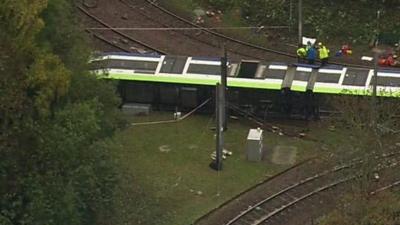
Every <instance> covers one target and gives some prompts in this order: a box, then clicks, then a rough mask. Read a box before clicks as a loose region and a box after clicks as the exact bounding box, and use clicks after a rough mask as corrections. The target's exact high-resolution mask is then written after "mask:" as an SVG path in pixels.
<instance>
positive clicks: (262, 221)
mask: <svg viewBox="0 0 400 225" xmlns="http://www.w3.org/2000/svg"><path fill="white" fill-rule="evenodd" d="M397 165H399V163H396V164H391V165H389V166H388V167H383V168H380V169H379V170H378V171H380V170H383V169H385V168H391V167H395V166H397ZM361 176H362V174H359V175H354V176H350V177H347V178H343V179H340V180H338V181H336V182H333V183H330V184H328V185H325V186H323V187H319V188H317V189H315V190H314V191H312V192H309V193H307V194H305V195H303V196H301V197H299V198H297V199H295V200H294V201H291V202H289V203H288V204H286V205H283V206H281V207H280V208H278V209H275V210H274V211H273V212H271V213H269V214H268V215H266V216H263V217H262V218H260V219H259V220H256V221H255V223H252V224H251V225H260V224H261V223H264V222H265V221H267V220H268V219H270V218H271V217H273V216H275V215H277V214H278V213H280V212H282V211H284V210H286V209H288V208H289V207H291V206H293V205H295V204H296V203H298V202H300V201H303V200H304V199H307V198H309V197H311V196H313V195H315V194H318V193H320V192H322V191H325V190H328V189H331V188H333V187H335V186H337V185H339V184H342V183H345V182H347V181H351V180H354V179H356V178H358V177H361ZM399 182H400V181H399ZM397 183H398V182H395V183H394V184H391V185H389V186H386V187H384V188H380V189H378V191H384V190H386V189H388V188H391V187H393V186H396V185H398V184H397ZM375 192H377V191H375Z"/></svg>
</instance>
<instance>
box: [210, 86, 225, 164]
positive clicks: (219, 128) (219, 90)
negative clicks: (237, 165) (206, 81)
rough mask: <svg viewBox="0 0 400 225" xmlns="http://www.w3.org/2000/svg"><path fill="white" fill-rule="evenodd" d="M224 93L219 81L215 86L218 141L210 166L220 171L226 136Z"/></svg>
mask: <svg viewBox="0 0 400 225" xmlns="http://www.w3.org/2000/svg"><path fill="white" fill-rule="evenodd" d="M222 93H223V86H222V85H221V84H220V83H217V85H216V87H215V116H216V129H215V132H216V143H215V151H216V157H215V160H213V162H211V165H210V167H211V168H213V169H214V170H217V171H220V170H222V149H223V146H224V136H223V133H222V132H223V121H222V104H221V96H222Z"/></svg>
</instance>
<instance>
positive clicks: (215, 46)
mask: <svg viewBox="0 0 400 225" xmlns="http://www.w3.org/2000/svg"><path fill="white" fill-rule="evenodd" d="M120 2H122V3H123V4H125V5H126V6H128V7H129V8H131V9H132V10H133V9H134V6H132V5H131V4H130V3H128V2H129V1H128V2H127V1H125V0H120ZM138 13H140V14H141V15H143V16H144V17H146V18H147V19H149V20H152V21H155V22H156V20H155V19H154V17H153V16H151V15H148V14H146V13H144V12H142V11H141V10H138ZM188 22H189V23H191V22H190V21H188ZM156 23H161V24H162V26H163V27H165V28H169V26H168V25H166V24H165V23H164V22H156ZM191 25H192V23H191ZM203 28H204V27H203ZM204 29H206V28H204ZM182 35H184V36H186V37H188V38H190V39H193V40H196V41H198V42H200V43H203V44H206V45H209V46H211V47H213V48H216V49H220V48H221V46H219V45H217V44H214V43H211V42H209V41H206V40H204V39H201V38H196V37H192V36H190V35H188V34H185V33H183V34H182ZM230 51H231V52H232V53H235V54H237V55H240V56H245V57H249V58H251V59H258V60H262V59H263V58H261V57H257V56H254V55H251V54H247V53H245V52H240V51H238V50H235V49H230Z"/></svg>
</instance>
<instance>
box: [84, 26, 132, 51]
mask: <svg viewBox="0 0 400 225" xmlns="http://www.w3.org/2000/svg"><path fill="white" fill-rule="evenodd" d="M86 31H87V32H88V33H89V34H91V35H93V36H94V37H95V38H97V39H99V40H100V41H103V42H104V43H107V44H109V45H111V46H113V47H114V48H117V49H119V50H122V51H124V52H130V51H129V50H128V49H126V48H124V47H121V46H118V45H116V44H114V43H112V42H111V41H109V40H107V39H106V38H104V37H102V36H100V35H98V34H96V33H94V32H91V31H89V30H87V29H86Z"/></svg>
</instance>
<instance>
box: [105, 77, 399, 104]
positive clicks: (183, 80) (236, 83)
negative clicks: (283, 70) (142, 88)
mask: <svg viewBox="0 0 400 225" xmlns="http://www.w3.org/2000/svg"><path fill="white" fill-rule="evenodd" d="M97 76H98V77H99V78H105V79H115V80H132V81H149V82H162V83H176V84H195V85H208V86H214V85H215V84H216V83H217V82H220V80H219V79H212V78H211V79H201V78H193V77H187V76H184V75H178V76H182V77H177V76H176V75H175V76H172V77H170V76H164V75H154V74H140V73H135V74H128V73H109V74H108V75H106V74H103V73H97ZM260 81H262V80H254V82H252V81H249V80H240V78H239V79H238V80H229V81H228V86H229V87H239V88H254V89H267V90H281V88H282V85H281V84H279V83H267V82H260ZM290 89H291V90H292V91H299V92H305V91H306V86H304V85H292V87H291V88H290ZM313 91H314V92H315V93H322V94H324V93H325V94H341V95H359V96H360V95H364V96H367V95H369V96H371V95H372V90H369V89H368V90H350V89H341V88H335V87H314V90H313ZM377 96H381V97H395V98H400V91H395V92H389V91H385V90H378V92H377Z"/></svg>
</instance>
